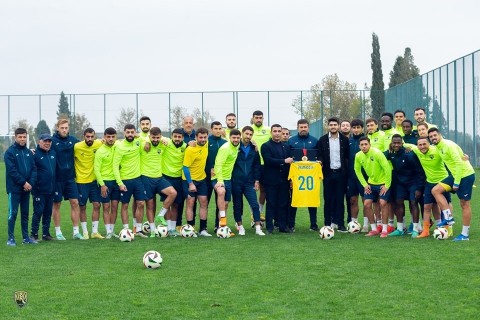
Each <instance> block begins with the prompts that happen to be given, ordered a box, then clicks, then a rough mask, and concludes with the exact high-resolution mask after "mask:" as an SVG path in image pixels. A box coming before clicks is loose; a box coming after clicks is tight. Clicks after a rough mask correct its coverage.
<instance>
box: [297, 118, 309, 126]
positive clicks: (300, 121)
mask: <svg viewBox="0 0 480 320" xmlns="http://www.w3.org/2000/svg"><path fill="white" fill-rule="evenodd" d="M299 124H308V125H309V123H308V120H307V119H300V120H298V121H297V126H298V125H299Z"/></svg>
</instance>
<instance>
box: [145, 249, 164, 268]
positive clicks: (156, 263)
mask: <svg viewBox="0 0 480 320" xmlns="http://www.w3.org/2000/svg"><path fill="white" fill-rule="evenodd" d="M162 261H163V259H162V256H161V255H160V253H159V252H157V251H153V250H150V251H147V252H146V253H145V254H144V255H143V265H144V266H145V268H147V269H157V268H160V266H161V265H162Z"/></svg>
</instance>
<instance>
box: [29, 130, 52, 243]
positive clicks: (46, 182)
mask: <svg viewBox="0 0 480 320" xmlns="http://www.w3.org/2000/svg"><path fill="white" fill-rule="evenodd" d="M51 147H52V136H51V135H50V134H49V133H43V134H41V135H40V137H39V141H38V145H37V148H36V150H35V155H34V160H35V165H36V166H37V183H36V184H35V186H34V187H33V190H32V194H33V216H32V232H31V238H33V239H35V240H38V229H39V226H40V219H41V220H42V240H54V238H52V236H51V235H50V221H51V218H52V207H53V193H54V191H55V166H56V162H57V156H56V153H55V151H54V150H52V149H51Z"/></svg>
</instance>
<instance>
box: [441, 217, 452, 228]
mask: <svg viewBox="0 0 480 320" xmlns="http://www.w3.org/2000/svg"><path fill="white" fill-rule="evenodd" d="M454 223H455V219H453V218H452V219H450V220H442V221H441V222H440V223H439V224H437V227H445V226H451V225H452V224H454Z"/></svg>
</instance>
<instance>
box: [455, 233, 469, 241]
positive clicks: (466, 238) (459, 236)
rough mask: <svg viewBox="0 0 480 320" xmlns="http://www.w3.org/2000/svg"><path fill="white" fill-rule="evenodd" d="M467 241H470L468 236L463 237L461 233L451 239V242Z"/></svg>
mask: <svg viewBox="0 0 480 320" xmlns="http://www.w3.org/2000/svg"><path fill="white" fill-rule="evenodd" d="M468 240H470V237H469V236H464V235H463V234H461V233H460V234H459V235H458V236H456V237H455V238H453V241H468Z"/></svg>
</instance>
